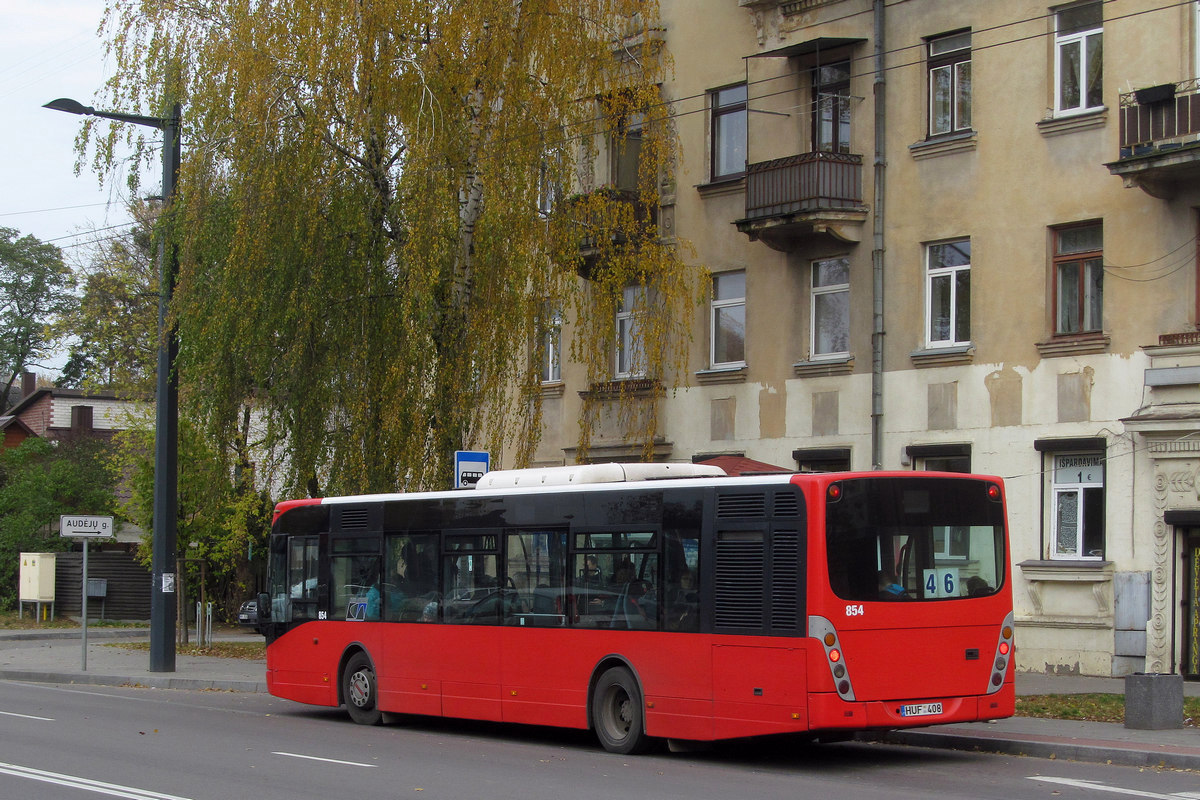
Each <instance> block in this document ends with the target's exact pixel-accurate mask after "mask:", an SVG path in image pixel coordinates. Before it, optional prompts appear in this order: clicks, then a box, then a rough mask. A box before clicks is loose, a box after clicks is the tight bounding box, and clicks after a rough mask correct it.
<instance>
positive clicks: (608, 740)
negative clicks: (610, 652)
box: [592, 667, 651, 754]
mask: <svg viewBox="0 0 1200 800" xmlns="http://www.w3.org/2000/svg"><path fill="white" fill-rule="evenodd" d="M592 721H593V722H594V723H595V726H596V737H597V738H598V739H599V740H600V744H601V745H603V746H604V749H605V750H607V751H608V752H610V753H621V754H630V753H641V752H644V751H645V750H647V749H648V748H649V747H650V744H651V739H650V737H649V736H647V735H646V728H645V720H644V718H643V715H642V690H641V688H640V687H639V686H638V683H637V679H636V678H634V677H633V673H632V672H630V671H629V670H628V669H626V668H625V667H612V668H611V669H608V670H605V671H604V673H603V674H602V675H601V676H600V680H598V681H596V688H595V689H593V690H592Z"/></svg>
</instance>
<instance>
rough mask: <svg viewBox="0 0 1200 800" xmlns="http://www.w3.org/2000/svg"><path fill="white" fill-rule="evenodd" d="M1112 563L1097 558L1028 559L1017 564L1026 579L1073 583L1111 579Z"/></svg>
mask: <svg viewBox="0 0 1200 800" xmlns="http://www.w3.org/2000/svg"><path fill="white" fill-rule="evenodd" d="M1112 563H1113V562H1111V561H1104V560H1103V559H1099V558H1097V559H1082V558H1062V559H1049V560H1045V561H1043V560H1038V559H1030V560H1028V561H1022V562H1021V563H1019V564H1017V566H1018V567H1020V568H1021V574H1023V575H1024V576H1025V577H1026V579H1028V580H1033V581H1062V582H1069V583H1075V582H1092V581H1109V580H1112V576H1113V572H1112Z"/></svg>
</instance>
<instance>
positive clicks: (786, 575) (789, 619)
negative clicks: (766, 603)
mask: <svg viewBox="0 0 1200 800" xmlns="http://www.w3.org/2000/svg"><path fill="white" fill-rule="evenodd" d="M799 624H800V533H799V532H798V531H775V532H774V533H773V534H772V535H771V630H772V631H775V632H777V633H785V632H792V631H794V630H795V629H796V627H797V626H798V625H799Z"/></svg>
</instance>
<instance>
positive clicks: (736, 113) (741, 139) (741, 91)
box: [709, 83, 746, 180]
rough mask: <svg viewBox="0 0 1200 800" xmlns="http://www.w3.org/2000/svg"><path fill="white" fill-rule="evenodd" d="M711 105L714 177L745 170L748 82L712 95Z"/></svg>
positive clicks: (710, 96) (733, 174)
mask: <svg viewBox="0 0 1200 800" xmlns="http://www.w3.org/2000/svg"><path fill="white" fill-rule="evenodd" d="M709 102H710V107H711V108H712V134H711V136H712V156H711V158H712V179H713V180H719V179H722V178H736V177H738V176H740V175H743V174H744V173H745V172H746V84H744V83H743V84H739V85H737V86H730V87H728V88H726V89H717V90H716V91H714V92H711V93H710V94H709Z"/></svg>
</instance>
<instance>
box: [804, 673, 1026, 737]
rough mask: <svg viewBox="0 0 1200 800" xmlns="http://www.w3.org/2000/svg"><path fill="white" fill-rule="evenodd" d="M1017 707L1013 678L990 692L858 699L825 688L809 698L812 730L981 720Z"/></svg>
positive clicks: (901, 726)
mask: <svg viewBox="0 0 1200 800" xmlns="http://www.w3.org/2000/svg"><path fill="white" fill-rule="evenodd" d="M1015 710H1016V690H1015V688H1014V685H1013V684H1012V683H1011V682H1010V683H1006V684H1004V686H1002V687H1001V688H1000V691H998V692H996V693H995V694H988V695H972V696H967V697H934V698H921V699H905V700H872V701H864V702H857V701H846V700H842V699H841V698H840V697H838V696H837V695H836V694H834V693H832V692H829V693H824V692H823V693H820V694H813V695H810V697H809V702H808V711H809V727H810V728H811V729H812V730H834V729H839V728H854V729H857V730H868V729H872V728H916V727H923V726H926V725H944V724H946V723H951V722H978V721H981V720H987V719H1001V718H1004V717H1011V716H1012V715H1013V713H1014V711H1015Z"/></svg>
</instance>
